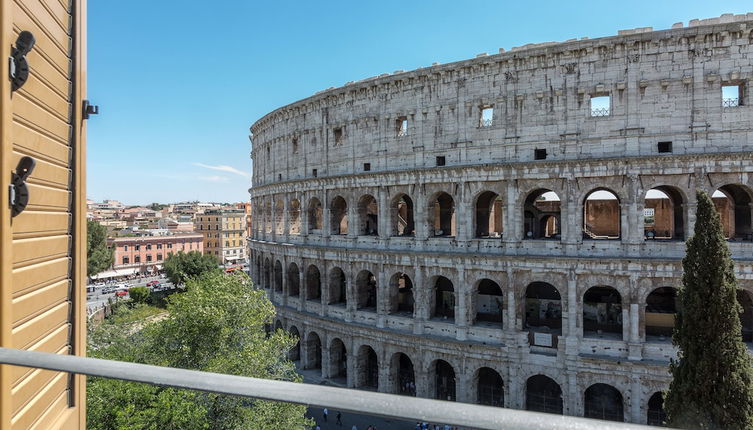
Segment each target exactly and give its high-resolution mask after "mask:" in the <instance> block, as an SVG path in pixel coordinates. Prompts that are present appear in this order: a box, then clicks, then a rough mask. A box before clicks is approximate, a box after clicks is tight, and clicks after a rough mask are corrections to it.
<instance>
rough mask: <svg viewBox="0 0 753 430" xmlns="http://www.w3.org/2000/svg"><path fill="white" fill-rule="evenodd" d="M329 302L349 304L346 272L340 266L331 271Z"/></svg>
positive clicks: (341, 304)
mask: <svg viewBox="0 0 753 430" xmlns="http://www.w3.org/2000/svg"><path fill="white" fill-rule="evenodd" d="M329 304H330V305H340V306H345V305H346V304H347V283H346V282H345V273H344V272H343V271H342V269H340V268H339V267H335V268H333V269H332V270H330V271H329Z"/></svg>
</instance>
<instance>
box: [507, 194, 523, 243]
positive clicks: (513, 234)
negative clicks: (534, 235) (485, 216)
mask: <svg viewBox="0 0 753 430" xmlns="http://www.w3.org/2000/svg"><path fill="white" fill-rule="evenodd" d="M506 194H507V195H506V198H507V199H506V200H507V201H506V203H505V211H504V214H503V216H504V219H505V225H504V229H503V230H504V233H503V235H502V239H503V240H504V241H505V242H518V241H520V240H521V239H523V234H524V233H523V220H522V219H521V217H522V213H523V208H519V207H517V204H516V203H517V200H518V197H519V196H518V187H517V185H516V184H515V181H507V193H506Z"/></svg>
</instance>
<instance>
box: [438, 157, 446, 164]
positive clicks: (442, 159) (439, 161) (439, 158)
mask: <svg viewBox="0 0 753 430" xmlns="http://www.w3.org/2000/svg"><path fill="white" fill-rule="evenodd" d="M445 162H446V159H445V156H444V155H440V156H438V157H437V166H444V165H445Z"/></svg>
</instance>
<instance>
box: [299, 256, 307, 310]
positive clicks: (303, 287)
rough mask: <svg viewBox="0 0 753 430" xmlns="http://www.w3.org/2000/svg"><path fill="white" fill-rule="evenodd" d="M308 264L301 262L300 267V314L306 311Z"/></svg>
mask: <svg viewBox="0 0 753 430" xmlns="http://www.w3.org/2000/svg"><path fill="white" fill-rule="evenodd" d="M306 287H307V285H306V263H305V262H304V261H301V264H300V265H299V266H298V312H302V311H304V310H305V309H306V290H307V289H308V288H306Z"/></svg>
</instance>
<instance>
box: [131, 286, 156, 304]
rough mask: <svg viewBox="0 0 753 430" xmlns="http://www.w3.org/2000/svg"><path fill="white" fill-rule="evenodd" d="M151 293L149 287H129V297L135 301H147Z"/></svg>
mask: <svg viewBox="0 0 753 430" xmlns="http://www.w3.org/2000/svg"><path fill="white" fill-rule="evenodd" d="M150 293H151V291H149V288H147V287H132V288H129V289H128V297H130V298H131V300H132V301H133V302H134V303H146V302H147V300H148V299H149V294H150Z"/></svg>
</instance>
